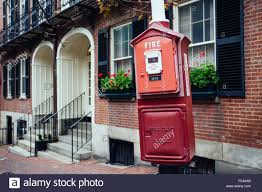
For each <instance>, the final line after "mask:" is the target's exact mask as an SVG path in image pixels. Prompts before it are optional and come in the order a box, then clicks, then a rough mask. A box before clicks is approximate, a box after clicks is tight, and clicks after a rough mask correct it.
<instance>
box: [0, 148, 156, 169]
mask: <svg viewBox="0 0 262 192" xmlns="http://www.w3.org/2000/svg"><path fill="white" fill-rule="evenodd" d="M7 148H8V146H1V147H0V174H1V173H7V172H9V173H17V174H154V173H156V172H157V171H158V169H157V168H156V167H149V166H140V165H139V166H138V165H135V166H130V167H126V166H113V165H110V164H106V163H105V161H104V160H98V159H91V160H86V161H82V162H80V163H78V164H71V165H66V164H63V163H60V162H58V161H53V160H47V159H44V158H38V157H31V158H26V157H21V156H18V155H14V154H11V153H8V151H7Z"/></svg>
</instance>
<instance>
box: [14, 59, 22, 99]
mask: <svg viewBox="0 0 262 192" xmlns="http://www.w3.org/2000/svg"><path fill="white" fill-rule="evenodd" d="M20 67H21V64H20V62H19V63H17V65H16V66H15V96H16V98H19V97H20V79H21V71H20Z"/></svg>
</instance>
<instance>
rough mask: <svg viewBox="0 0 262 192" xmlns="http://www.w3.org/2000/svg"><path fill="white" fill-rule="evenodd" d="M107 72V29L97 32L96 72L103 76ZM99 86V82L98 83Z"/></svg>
mask: <svg viewBox="0 0 262 192" xmlns="http://www.w3.org/2000/svg"><path fill="white" fill-rule="evenodd" d="M108 72H109V29H108V28H106V29H102V30H100V31H99V32H98V74H100V73H102V74H103V76H105V75H107V73H108ZM99 88H100V84H99Z"/></svg>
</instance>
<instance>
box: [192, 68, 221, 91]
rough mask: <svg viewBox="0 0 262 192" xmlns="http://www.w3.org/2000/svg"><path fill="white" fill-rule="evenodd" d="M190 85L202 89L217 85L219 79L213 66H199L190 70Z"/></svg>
mask: <svg viewBox="0 0 262 192" xmlns="http://www.w3.org/2000/svg"><path fill="white" fill-rule="evenodd" d="M190 81H191V85H192V86H195V87H198V88H204V87H207V86H208V85H217V84H218V82H219V78H218V76H217V73H216V69H215V66H214V64H212V63H207V64H200V67H196V68H191V69H190Z"/></svg>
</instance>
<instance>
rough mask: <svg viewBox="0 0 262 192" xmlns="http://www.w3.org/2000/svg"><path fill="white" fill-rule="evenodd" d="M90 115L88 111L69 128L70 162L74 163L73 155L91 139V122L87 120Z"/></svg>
mask: <svg viewBox="0 0 262 192" xmlns="http://www.w3.org/2000/svg"><path fill="white" fill-rule="evenodd" d="M91 113H92V112H91V111H90V112H89V113H87V114H85V115H83V116H82V117H81V118H80V119H78V120H77V121H76V122H75V123H73V124H72V125H71V126H70V129H71V153H72V154H71V158H72V162H74V154H75V153H76V152H77V151H79V150H80V149H81V148H82V147H83V146H85V145H86V144H87V143H88V142H89V141H90V140H91V139H92V134H91V122H90V121H89V120H88V117H89V116H90V115H91ZM74 138H75V140H74Z"/></svg>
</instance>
